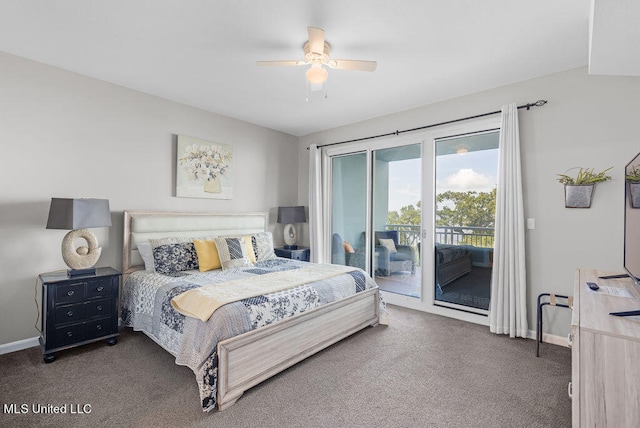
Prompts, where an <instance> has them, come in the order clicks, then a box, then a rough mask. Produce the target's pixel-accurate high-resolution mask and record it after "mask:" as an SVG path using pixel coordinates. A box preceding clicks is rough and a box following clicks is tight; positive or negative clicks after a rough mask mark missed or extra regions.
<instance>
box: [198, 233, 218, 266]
mask: <svg viewBox="0 0 640 428" xmlns="http://www.w3.org/2000/svg"><path fill="white" fill-rule="evenodd" d="M193 246H194V247H195V248H196V254H197V255H198V265H199V266H200V272H206V271H208V270H213V269H220V268H222V263H220V256H219V255H218V248H217V247H216V242H215V241H209V240H203V239H194V240H193Z"/></svg>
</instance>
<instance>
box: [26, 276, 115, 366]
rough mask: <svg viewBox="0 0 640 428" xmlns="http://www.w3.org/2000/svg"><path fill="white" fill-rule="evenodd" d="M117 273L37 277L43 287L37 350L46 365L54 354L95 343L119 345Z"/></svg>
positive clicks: (51, 360) (53, 358)
mask: <svg viewBox="0 0 640 428" xmlns="http://www.w3.org/2000/svg"><path fill="white" fill-rule="evenodd" d="M120 275H121V274H120V272H118V271H117V270H115V269H113V268H109V267H106V268H98V269H97V271H96V274H95V275H80V276H74V277H69V276H67V272H66V271H60V272H51V273H43V274H40V275H38V284H39V285H40V286H41V287H42V332H41V334H40V349H42V354H43V359H44V362H45V363H51V362H53V360H55V358H56V354H55V353H56V352H57V351H61V350H63V349H68V348H73V347H75V346H80V345H84V344H87V343H91V342H95V341H98V340H102V339H106V340H107V343H108V344H109V345H115V344H116V343H117V342H118V338H117V336H118V304H119V288H120Z"/></svg>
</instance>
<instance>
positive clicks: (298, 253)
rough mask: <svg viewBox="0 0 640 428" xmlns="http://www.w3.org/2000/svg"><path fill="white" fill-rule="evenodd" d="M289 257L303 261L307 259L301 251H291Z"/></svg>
mask: <svg viewBox="0 0 640 428" xmlns="http://www.w3.org/2000/svg"><path fill="white" fill-rule="evenodd" d="M291 259H292V260H300V261H303V262H306V261H307V257H306V254H305V253H304V252H302V251H294V252H292V253H291Z"/></svg>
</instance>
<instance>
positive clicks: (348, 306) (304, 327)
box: [218, 288, 379, 410]
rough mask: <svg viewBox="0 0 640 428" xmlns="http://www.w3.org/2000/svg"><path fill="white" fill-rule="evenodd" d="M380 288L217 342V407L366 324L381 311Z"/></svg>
mask: <svg viewBox="0 0 640 428" xmlns="http://www.w3.org/2000/svg"><path fill="white" fill-rule="evenodd" d="M378 311H379V292H378V289H377V288H373V289H369V290H365V291H363V292H360V293H357V294H355V295H353V296H351V297H348V298H346V299H342V300H338V301H335V302H331V303H329V304H327V305H324V306H321V307H319V308H316V309H313V310H311V311H308V312H305V313H302V314H300V315H297V316H295V317H293V318H289V319H285V320H282V321H280V322H277V323H274V324H272V325H269V326H265V327H262V328H259V329H256V330H253V331H250V332H247V333H244V334H241V335H240V336H236V337H232V338H230V339H227V340H224V341H222V342H220V343H219V344H218V409H220V410H224V409H225V408H227V407H229V406H231V405H232V404H233V403H235V402H236V400H238V399H239V398H240V397H241V396H242V394H243V393H244V391H246V390H247V389H249V388H251V387H253V386H255V385H257V384H258V383H260V382H262V381H263V380H265V379H268V378H269V377H271V376H273V375H275V374H276V373H279V372H280V371H282V370H284V369H286V368H288V367H290V366H292V365H294V364H295V363H297V362H299V361H301V360H303V359H305V358H307V357H309V356H311V355H313V354H315V353H316V352H318V351H321V350H322V349H324V348H326V347H328V346H330V345H332V344H334V343H336V342H338V341H339V340H342V339H344V338H345V337H347V336H349V335H351V334H353V333H355V332H357V331H359V330H361V329H363V328H364V327H367V326H369V325H376V324H377V323H378V316H379V312H378Z"/></svg>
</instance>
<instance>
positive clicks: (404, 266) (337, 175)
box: [330, 144, 422, 298]
mask: <svg viewBox="0 0 640 428" xmlns="http://www.w3.org/2000/svg"><path fill="white" fill-rule="evenodd" d="M330 164H331V187H330V188H331V237H330V242H331V262H332V263H334V264H341V265H348V266H355V267H359V268H361V269H364V270H367V271H368V272H369V273H370V274H371V276H373V277H374V279H375V280H376V282H377V284H378V285H379V286H380V288H381V289H382V290H384V291H388V292H391V293H397V294H401V295H404V296H410V297H415V298H420V296H421V290H422V284H421V274H420V230H421V221H422V214H421V211H420V205H421V203H420V199H421V176H422V173H421V145H420V144H411V145H405V146H399V147H391V148H384V149H380V150H371V149H369V150H366V151H364V152H357V153H349V154H341V155H336V156H332V157H331V162H330Z"/></svg>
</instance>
